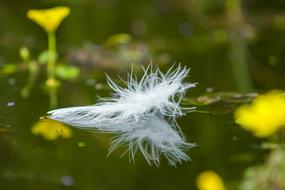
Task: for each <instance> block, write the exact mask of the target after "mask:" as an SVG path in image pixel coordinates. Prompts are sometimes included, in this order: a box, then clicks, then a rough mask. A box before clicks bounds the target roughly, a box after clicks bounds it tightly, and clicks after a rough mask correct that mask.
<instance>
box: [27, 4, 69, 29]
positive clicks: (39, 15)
mask: <svg viewBox="0 0 285 190" xmlns="http://www.w3.org/2000/svg"><path fill="white" fill-rule="evenodd" d="M69 13H70V9H69V8H68V7H54V8H50V9H32V10H29V11H28V13H27V16H28V18H30V19H31V20H33V21H34V22H36V23H37V24H38V25H40V26H41V27H42V28H43V29H45V30H46V31H47V32H48V33H51V32H55V31H56V30H57V28H58V26H59V25H60V23H61V22H62V20H63V19H64V18H65V17H67V16H68V15H69Z"/></svg>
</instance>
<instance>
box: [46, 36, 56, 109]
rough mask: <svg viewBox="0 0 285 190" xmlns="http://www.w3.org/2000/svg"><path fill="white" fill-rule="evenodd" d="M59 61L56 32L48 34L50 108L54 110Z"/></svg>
mask: <svg viewBox="0 0 285 190" xmlns="http://www.w3.org/2000/svg"><path fill="white" fill-rule="evenodd" d="M56 59H57V52H56V37H55V33H54V32H50V33H48V69H47V70H48V81H50V82H51V83H50V84H49V86H48V88H49V97H50V108H51V109H54V108H56V106H57V84H56V76H55V64H56Z"/></svg>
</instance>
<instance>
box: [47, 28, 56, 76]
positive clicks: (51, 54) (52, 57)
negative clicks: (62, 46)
mask: <svg viewBox="0 0 285 190" xmlns="http://www.w3.org/2000/svg"><path fill="white" fill-rule="evenodd" d="M55 62H56V38H55V34H54V33H53V32H51V33H48V77H49V79H54V78H55Z"/></svg>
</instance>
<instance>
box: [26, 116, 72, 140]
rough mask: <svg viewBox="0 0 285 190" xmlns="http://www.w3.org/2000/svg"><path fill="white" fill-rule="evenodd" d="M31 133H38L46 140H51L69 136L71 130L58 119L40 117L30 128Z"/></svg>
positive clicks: (70, 135)
mask: <svg viewBox="0 0 285 190" xmlns="http://www.w3.org/2000/svg"><path fill="white" fill-rule="evenodd" d="M31 132H32V134H33V135H40V136H42V137H43V138H45V139H46V140H49V141H52V140H56V139H58V138H60V137H62V138H71V137H72V131H71V129H70V128H69V127H66V126H64V125H63V124H61V123H60V122H58V121H55V120H51V119H42V120H40V121H39V122H37V123H36V124H35V125H34V126H33V127H32V129H31Z"/></svg>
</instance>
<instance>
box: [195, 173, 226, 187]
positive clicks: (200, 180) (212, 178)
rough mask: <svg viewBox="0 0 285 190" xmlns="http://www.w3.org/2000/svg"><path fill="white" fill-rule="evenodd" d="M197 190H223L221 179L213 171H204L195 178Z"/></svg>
mask: <svg viewBox="0 0 285 190" xmlns="http://www.w3.org/2000/svg"><path fill="white" fill-rule="evenodd" d="M196 185H197V187H198V190H225V189H226V188H225V185H224V182H223V180H222V178H221V177H220V176H219V175H218V174H216V172H214V171H211V170H209V171H204V172H202V173H201V174H199V176H198V177H197V180H196Z"/></svg>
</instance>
